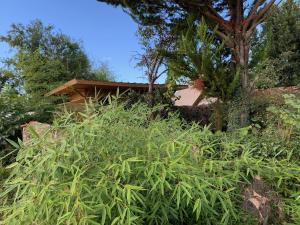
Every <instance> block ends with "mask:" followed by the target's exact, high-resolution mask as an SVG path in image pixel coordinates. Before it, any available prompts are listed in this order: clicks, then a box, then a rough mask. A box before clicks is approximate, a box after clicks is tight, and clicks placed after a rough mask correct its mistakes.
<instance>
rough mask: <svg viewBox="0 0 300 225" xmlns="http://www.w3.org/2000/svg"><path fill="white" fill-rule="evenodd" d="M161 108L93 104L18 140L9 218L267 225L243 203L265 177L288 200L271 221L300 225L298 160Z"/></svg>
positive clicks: (9, 183)
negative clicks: (155, 113)
mask: <svg viewBox="0 0 300 225" xmlns="http://www.w3.org/2000/svg"><path fill="white" fill-rule="evenodd" d="M152 110H157V109H149V108H148V107H146V106H145V105H143V104H135V105H133V106H132V107H131V108H130V109H128V108H126V107H124V105H122V104H119V103H117V102H115V101H113V102H111V103H110V104H107V105H101V106H97V105H89V106H87V109H86V111H85V112H84V113H76V114H75V113H70V112H66V113H65V114H64V115H63V116H61V117H60V118H58V119H56V120H55V121H54V123H53V126H52V128H51V130H50V131H49V132H48V133H47V134H45V135H43V136H41V135H39V134H36V133H35V132H34V131H32V133H33V136H34V137H33V139H32V140H31V141H30V142H29V143H27V144H26V145H24V144H23V143H22V142H19V143H14V145H15V147H16V148H19V153H18V156H17V160H16V162H15V163H13V164H11V165H10V166H9V167H8V168H7V169H12V172H11V174H10V177H9V178H8V179H7V180H6V181H5V183H4V187H3V192H2V193H1V194H0V199H1V200H0V201H1V202H2V206H1V208H0V214H1V215H2V221H1V222H0V224H9V225H14V224H24V225H26V224H28V225H29V224H30V225H31V224H39V225H43V224H45V225H46V224H47V225H51V224H121V225H123V224H159V225H161V224H205V225H209V224H211V225H213V224H258V221H257V220H256V219H255V217H254V216H252V215H250V214H247V213H246V212H245V211H244V210H243V209H242V201H243V197H242V188H243V186H245V185H247V184H249V183H250V182H251V180H252V178H253V177H254V176H257V175H259V176H260V177H262V178H263V179H264V180H265V181H266V182H267V183H268V184H269V185H270V186H271V187H272V190H273V191H274V192H276V194H277V195H278V196H280V199H282V206H280V207H283V209H284V214H285V216H284V218H283V219H282V220H277V221H276V219H275V220H274V221H273V220H272V224H284V223H286V224H295V225H296V224H300V203H299V198H300V191H299V187H300V186H299V185H300V168H299V159H298V160H296V159H295V157H292V156H290V155H286V156H284V157H282V156H281V157H280V158H277V156H276V154H275V155H272V156H270V157H263V156H262V155H261V154H257V152H258V151H259V150H260V149H258V146H257V144H256V143H254V142H253V143H252V142H251V140H249V141H248V142H247V141H245V140H246V139H247V135H248V129H243V130H239V131H238V132H235V133H228V134H225V133H212V132H211V131H210V130H209V128H208V127H204V128H202V127H200V126H198V125H197V124H192V125H189V124H186V123H184V122H182V121H181V120H180V119H179V118H178V117H177V116H176V115H169V117H168V118H167V119H160V118H159V117H157V118H156V119H154V120H153V119H150V118H151V114H152ZM34 134H35V135H34ZM291 154H293V153H291ZM274 207H279V206H274ZM274 218H275V215H274Z"/></svg>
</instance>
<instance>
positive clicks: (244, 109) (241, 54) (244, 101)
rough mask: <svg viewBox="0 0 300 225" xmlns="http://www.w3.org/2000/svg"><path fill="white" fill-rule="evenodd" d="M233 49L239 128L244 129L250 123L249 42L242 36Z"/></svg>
mask: <svg viewBox="0 0 300 225" xmlns="http://www.w3.org/2000/svg"><path fill="white" fill-rule="evenodd" d="M237 40H238V41H237V42H236V45H235V48H234V54H235V61H236V69H237V71H238V72H239V73H240V81H241V84H240V87H241V88H240V89H241V96H240V97H241V112H240V126H241V127H245V126H247V125H249V122H250V118H249V117H250V92H251V91H250V78H249V45H250V43H249V41H248V40H245V39H244V37H243V35H241V36H240V37H239V38H237Z"/></svg>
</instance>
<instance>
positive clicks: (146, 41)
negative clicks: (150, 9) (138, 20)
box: [136, 26, 172, 107]
mask: <svg viewBox="0 0 300 225" xmlns="http://www.w3.org/2000/svg"><path fill="white" fill-rule="evenodd" d="M164 31H165V30H164V29H163V28H162V27H159V26H157V27H153V26H139V28H138V36H139V39H140V44H141V46H142V50H143V53H140V54H138V56H137V57H136V59H137V60H138V63H137V67H141V68H145V77H147V79H148V83H149V89H148V94H149V106H151V107H152V106H154V104H155V103H154V99H155V98H154V97H155V96H154V84H155V82H156V81H157V80H158V79H159V78H160V77H161V76H162V75H163V74H165V73H166V72H167V69H166V54H165V52H167V51H169V50H170V48H171V47H172V36H171V35H169V34H167V33H165V32H164Z"/></svg>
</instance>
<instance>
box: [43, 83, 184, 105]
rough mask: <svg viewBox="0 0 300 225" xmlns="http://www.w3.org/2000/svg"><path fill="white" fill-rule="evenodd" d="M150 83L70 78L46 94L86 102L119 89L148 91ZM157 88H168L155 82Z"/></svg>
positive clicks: (69, 101)
mask: <svg viewBox="0 0 300 225" xmlns="http://www.w3.org/2000/svg"><path fill="white" fill-rule="evenodd" d="M148 88H149V85H148V84H146V83H124V82H111V81H100V80H76V79H73V80H70V81H68V82H66V83H65V84H62V85H61V86H58V87H57V88H55V89H53V90H51V91H50V92H48V93H47V94H46V96H58V95H66V96H67V100H68V103H69V104H72V105H76V104H81V103H84V102H85V100H86V99H87V98H89V97H98V98H99V97H104V96H107V95H109V94H111V95H115V94H116V93H117V92H118V91H119V93H123V92H125V91H127V90H133V91H135V92H138V93H141V94H143V93H147V92H148ZM156 88H166V85H164V84H155V85H154V89H156ZM185 88H187V86H186V85H178V86H176V89H185Z"/></svg>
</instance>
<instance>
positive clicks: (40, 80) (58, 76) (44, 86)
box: [0, 20, 91, 95]
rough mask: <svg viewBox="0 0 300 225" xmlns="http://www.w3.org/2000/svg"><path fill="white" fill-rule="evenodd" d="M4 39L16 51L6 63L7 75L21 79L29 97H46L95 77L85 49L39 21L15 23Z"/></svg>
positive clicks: (1, 38)
mask: <svg viewBox="0 0 300 225" xmlns="http://www.w3.org/2000/svg"><path fill="white" fill-rule="evenodd" d="M0 40H1V41H4V42H6V43H7V44H8V45H9V46H10V47H12V48H13V49H15V50H16V54H15V55H13V56H12V57H11V58H8V59H6V60H5V62H4V63H5V65H6V70H4V71H3V74H4V75H9V76H10V77H11V76H14V77H20V78H21V80H22V83H21V85H22V87H23V89H24V91H25V92H26V93H27V94H38V95H43V94H45V93H46V92H47V91H49V90H51V89H52V88H53V87H55V86H57V85H59V84H61V83H63V82H66V81H68V80H71V79H74V78H89V77H90V75H91V74H90V62H89V59H88V57H87V56H86V54H85V53H84V51H83V50H82V48H81V46H80V45H79V44H78V43H77V42H74V41H72V40H71V39H70V38H69V37H67V36H66V35H64V34H62V33H56V32H54V28H53V26H44V25H43V23H42V22H41V21H39V20H36V21H33V22H31V23H30V24H29V25H27V26H25V25H22V24H13V25H12V26H11V30H10V31H9V32H8V33H7V35H5V36H1V37H0Z"/></svg>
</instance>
